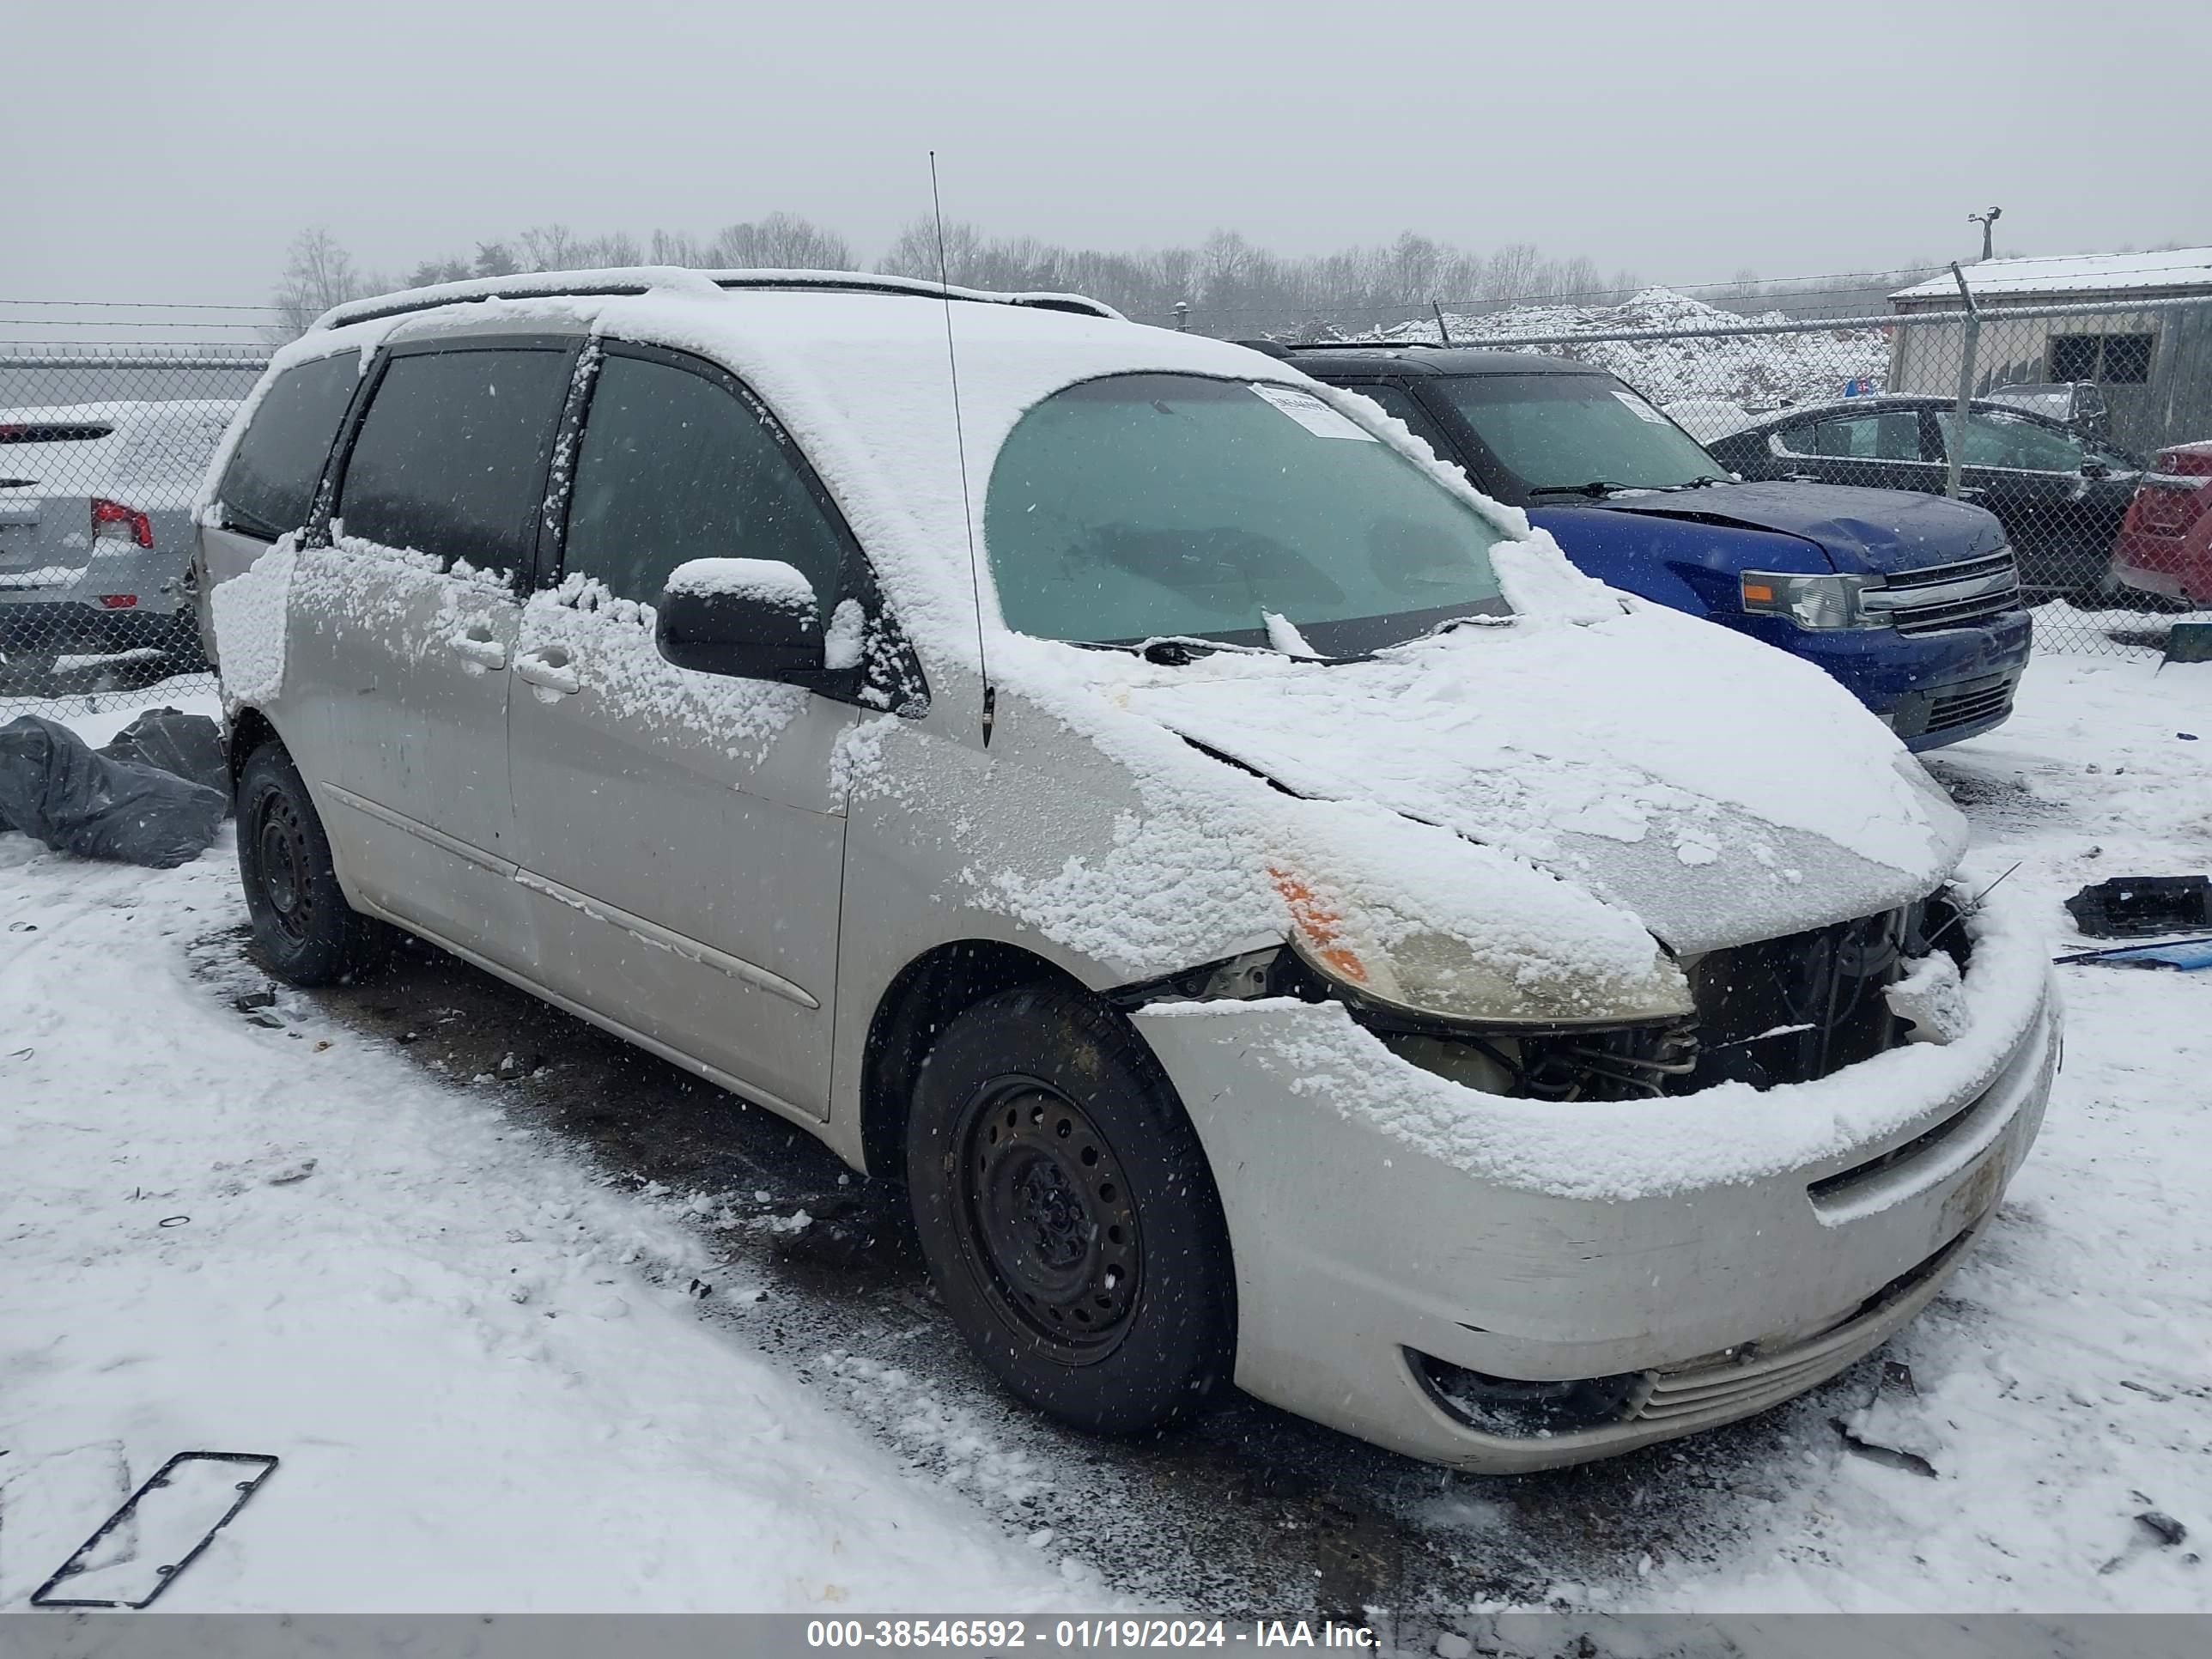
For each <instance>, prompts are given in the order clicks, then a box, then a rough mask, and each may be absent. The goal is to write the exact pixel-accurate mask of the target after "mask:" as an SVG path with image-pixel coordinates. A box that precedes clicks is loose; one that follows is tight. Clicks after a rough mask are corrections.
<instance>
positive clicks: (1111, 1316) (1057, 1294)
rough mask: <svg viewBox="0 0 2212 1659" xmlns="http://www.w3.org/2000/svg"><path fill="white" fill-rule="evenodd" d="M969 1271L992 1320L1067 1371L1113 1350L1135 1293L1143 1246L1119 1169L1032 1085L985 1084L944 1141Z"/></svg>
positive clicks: (1054, 1099)
mask: <svg viewBox="0 0 2212 1659" xmlns="http://www.w3.org/2000/svg"><path fill="white" fill-rule="evenodd" d="M953 1146H954V1152H953V1158H954V1162H955V1175H954V1188H955V1201H956V1204H957V1210H958V1223H959V1227H958V1231H959V1235H960V1242H961V1245H962V1247H963V1254H964V1255H966V1256H967V1258H968V1261H969V1267H970V1268H971V1270H972V1271H974V1272H975V1273H976V1274H977V1276H978V1277H979V1278H980V1279H982V1280H983V1282H984V1283H985V1284H986V1285H988V1286H989V1287H990V1288H991V1290H992V1291H994V1293H995V1294H994V1301H995V1303H996V1304H997V1306H998V1308H999V1309H1000V1312H1001V1314H1002V1315H1003V1316H1005V1317H1006V1319H1007V1320H1008V1321H1009V1322H1011V1323H1012V1324H1013V1325H1014V1326H1015V1328H1017V1329H1018V1330H1019V1331H1020V1332H1021V1333H1022V1334H1024V1335H1025V1336H1027V1337H1028V1338H1030V1340H1033V1341H1036V1343H1038V1344H1039V1345H1040V1346H1044V1347H1046V1348H1048V1349H1049V1350H1050V1351H1051V1352H1054V1354H1055V1356H1056V1357H1058V1358H1061V1359H1063V1360H1065V1361H1066V1362H1068V1363H1070V1364H1091V1363H1092V1362H1095V1361H1097V1360H1100V1359H1103V1358H1106V1356H1107V1355H1109V1354H1110V1353H1112V1352H1114V1351H1115V1349H1116V1348H1117V1347H1119V1346H1121V1340H1122V1339H1123V1338H1124V1337H1125V1336H1126V1335H1127V1333H1128V1328H1129V1322H1130V1318H1131V1316H1132V1315H1133V1313H1134V1311H1135V1310H1136V1304H1137V1298H1138V1297H1139V1295H1140V1294H1141V1292H1142V1290H1143V1285H1144V1270H1143V1269H1144V1239H1143V1235H1142V1233H1141V1231H1139V1226H1138V1221H1137V1209H1136V1205H1135V1201H1134V1200H1133V1198H1132V1197H1131V1195H1130V1192H1129V1183H1128V1181H1127V1176H1126V1175H1125V1173H1124V1171H1123V1170H1122V1168H1121V1160H1120V1159H1119V1158H1116V1157H1115V1155H1114V1151H1113V1148H1112V1147H1111V1146H1109V1144H1108V1143H1107V1140H1106V1138H1105V1137H1104V1136H1103V1134H1101V1133H1099V1132H1098V1127H1097V1125H1096V1124H1095V1123H1093V1122H1092V1121H1091V1118H1090V1115H1088V1114H1087V1113H1085V1111H1084V1109H1082V1108H1081V1107H1080V1106H1079V1105H1077V1104H1076V1103H1074V1102H1073V1101H1072V1100H1070V1099H1069V1098H1068V1097H1066V1095H1064V1094H1062V1093H1061V1092H1060V1091H1059V1090H1057V1089H1054V1087H1052V1085H1049V1084H1047V1083H1044V1082H1042V1081H1041V1080H1040V1079H1036V1078H1033V1077H1024V1076H1008V1077H1001V1078H996V1079H993V1080H992V1081H990V1082H989V1083H987V1084H985V1085H983V1086H982V1087H981V1088H980V1089H978V1090H977V1091H975V1095H974V1096H973V1097H971V1098H970V1099H969V1103H968V1105H967V1108H966V1109H965V1110H963V1112H962V1114H961V1116H960V1121H959V1123H958V1125H957V1128H956V1130H955V1133H954V1137H953Z"/></svg>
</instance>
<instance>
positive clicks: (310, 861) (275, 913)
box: [238, 743, 392, 985]
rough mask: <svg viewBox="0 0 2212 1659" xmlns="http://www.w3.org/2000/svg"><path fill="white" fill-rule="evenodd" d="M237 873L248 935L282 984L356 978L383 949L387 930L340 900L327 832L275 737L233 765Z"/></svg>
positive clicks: (342, 896)
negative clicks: (242, 762)
mask: <svg viewBox="0 0 2212 1659" xmlns="http://www.w3.org/2000/svg"><path fill="white" fill-rule="evenodd" d="M238 874H239V880H240V884H242V885H243V886H244V887H245V889H246V914H247V915H248V916H249V917H251V918H252V923H253V941H254V943H255V944H256V945H258V946H259V947H260V951H261V955H262V958H263V960H264V961H265V962H267V963H268V964H269V966H270V969H271V971H273V972H274V973H275V974H276V976H277V977H278V978H279V979H282V980H284V981H287V982H288V983H289V984H293V985H329V984H331V983H334V982H335V981H339V980H344V979H353V978H357V977H358V976H360V975H362V974H364V973H366V972H368V970H369V969H372V968H374V966H375V965H376V964H377V963H379V962H380V961H382V960H383V958H384V956H385V953H386V951H388V950H389V949H390V948H391V942H392V933H391V930H390V929H389V928H388V927H386V926H385V925H384V924H383V923H382V922H380V921H375V920H374V919H372V918H370V917H368V916H364V915H362V914H361V913H360V912H359V911H357V910H356V909H355V908H353V907H352V906H351V905H349V904H348V903H347V902H346V897H345V894H344V892H343V890H341V889H340V887H339V886H338V874H337V866H336V865H335V864H334V863H333V862H332V861H331V843H330V837H329V836H326V835H325V833H324V831H323V821H322V818H321V817H319V815H318V814H317V813H316V811H315V803H314V802H313V799H310V798H309V796H308V794H307V784H306V782H305V781H303V780H302V779H301V776H300V773H299V769H297V768H296V767H295V766H294V765H293V764H292V757H290V756H289V755H288V754H286V753H285V752H284V748H283V744H276V743H264V744H262V745H261V746H260V747H259V748H258V749H256V750H254V751H253V753H252V755H250V756H248V757H246V764H245V765H244V766H243V767H242V768H240V770H239V775H238Z"/></svg>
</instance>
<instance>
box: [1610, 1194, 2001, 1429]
mask: <svg viewBox="0 0 2212 1659" xmlns="http://www.w3.org/2000/svg"><path fill="white" fill-rule="evenodd" d="M1971 1236H1972V1230H1971V1229H1970V1230H1969V1231H1967V1232H1965V1233H1961V1234H1960V1235H1959V1236H1958V1237H1956V1238H1954V1239H1953V1240H1952V1241H1951V1242H1950V1243H1948V1244H1946V1245H1944V1247H1943V1248H1942V1249H1940V1250H1938V1251H1936V1254H1935V1255H1931V1256H1929V1258H1928V1259H1927V1260H1926V1261H1923V1262H1921V1263H1919V1264H1918V1265H1917V1266H1916V1267H1911V1268H1909V1269H1907V1270H1906V1271H1905V1272H1904V1273H1899V1275H1898V1276H1897V1277H1896V1278H1895V1279H1892V1280H1890V1282H1889V1283H1888V1284H1887V1285H1883V1286H1882V1287H1881V1289H1880V1290H1879V1291H1875V1293H1874V1294H1873V1295H1872V1296H1870V1297H1868V1298H1867V1299H1866V1300H1865V1301H1864V1302H1862V1303H1861V1304H1859V1305H1858V1306H1857V1307H1856V1308H1854V1309H1852V1310H1851V1311H1850V1314H1849V1315H1847V1316H1845V1317H1844V1319H1843V1320H1842V1321H1841V1322H1838V1324H1836V1325H1834V1326H1832V1327H1831V1328H1829V1329H1828V1330H1827V1331H1826V1333H1824V1334H1821V1335H1820V1336H1816V1337H1814V1338H1813V1339H1812V1340H1809V1341H1806V1342H1801V1343H1797V1344H1795V1345H1793V1346H1790V1347H1787V1348H1784V1349H1782V1350H1781V1351H1779V1352H1774V1353H1761V1352H1759V1350H1758V1347H1757V1346H1756V1345H1755V1344H1754V1345H1752V1346H1749V1347H1748V1348H1747V1349H1745V1350H1742V1351H1740V1352H1736V1353H1735V1354H1732V1355H1730V1356H1729V1357H1728V1358H1724V1359H1721V1360H1718V1361H1707V1362H1706V1363H1705V1364H1699V1365H1692V1366H1688V1367H1686V1368H1685V1369H1684V1370H1678V1371H1661V1372H1659V1373H1658V1374H1657V1375H1656V1376H1654V1377H1653V1378H1652V1379H1651V1388H1650V1392H1649V1393H1647V1394H1646V1395H1644V1403H1643V1404H1642V1405H1641V1406H1640V1407H1638V1409H1637V1413H1636V1420H1637V1421H1638V1422H1644V1423H1663V1422H1666V1421H1668V1419H1673V1418H1704V1417H1713V1418H1716V1419H1717V1418H1723V1417H1743V1416H1748V1415H1749V1414H1750V1413H1753V1412H1755V1411H1763V1410H1765V1408H1766V1407H1769V1406H1778V1405H1780V1404H1781V1403H1782V1402H1783V1401H1785V1400H1790V1399H1793V1398H1795V1397H1796V1395H1801V1394H1802V1393H1804V1392H1805V1390H1806V1389H1809V1388H1811V1387H1812V1386H1813V1385H1814V1383H1819V1382H1821V1381H1823V1380H1824V1379H1826V1378H1827V1377H1831V1376H1834V1375H1835V1374H1836V1373H1837V1372H1838V1371H1839V1370H1843V1369H1844V1367H1845V1366H1846V1365H1849V1364H1851V1363H1852V1362H1853V1361H1854V1360H1857V1359H1858V1358H1861V1357H1862V1356H1863V1355H1865V1354H1867V1353H1869V1352H1872V1351H1873V1350H1874V1349H1875V1348H1876V1347H1878V1346H1881V1342H1882V1340H1883V1339H1884V1338H1885V1337H1887V1335H1888V1329H1887V1322H1886V1321H1884V1320H1883V1319H1882V1317H1881V1316H1882V1315H1883V1314H1885V1313H1887V1312H1888V1311H1889V1310H1891V1309H1893V1308H1894V1307H1896V1306H1897V1304H1899V1302H1901V1301H1903V1300H1904V1299H1905V1297H1909V1296H1911V1295H1912V1294H1913V1293H1914V1292H1915V1291H1919V1290H1921V1289H1922V1287H1923V1286H1924V1285H1927V1283H1928V1281H1929V1279H1933V1278H1935V1277H1936V1275H1937V1274H1939V1273H1942V1271H1943V1269H1944V1268H1945V1267H1948V1265H1949V1264H1950V1262H1951V1260H1952V1258H1953V1257H1954V1256H1955V1255H1958V1253H1959V1252H1960V1250H1961V1249H1964V1248H1965V1247H1966V1240H1967V1239H1968V1237H1971Z"/></svg>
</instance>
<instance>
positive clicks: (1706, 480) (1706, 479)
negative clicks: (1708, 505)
mask: <svg viewBox="0 0 2212 1659" xmlns="http://www.w3.org/2000/svg"><path fill="white" fill-rule="evenodd" d="M1724 483H1735V479H1733V478H1723V477H1718V476H1717V475H1715V474H1713V473H1711V472H1704V473H1700V474H1699V475H1698V477H1694V478H1692V479H1691V480H1690V481H1689V482H1688V483H1678V484H1654V485H1652V486H1651V488H1653V489H1658V490H1662V491H1666V492H1668V493H1672V492H1673V491H1674V490H1677V489H1704V488H1705V486H1706V485H1707V484H1724Z"/></svg>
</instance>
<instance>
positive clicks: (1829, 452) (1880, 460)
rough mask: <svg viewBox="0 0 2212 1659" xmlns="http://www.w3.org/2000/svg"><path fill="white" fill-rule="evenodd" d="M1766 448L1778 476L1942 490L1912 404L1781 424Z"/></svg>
mask: <svg viewBox="0 0 2212 1659" xmlns="http://www.w3.org/2000/svg"><path fill="white" fill-rule="evenodd" d="M1768 447H1769V448H1770V449H1771V451H1772V452H1773V455H1774V463H1773V464H1774V467H1775V470H1776V471H1777V473H1778V475H1781V476H1785V477H1793V478H1803V479H1807V480H1809V481H1810V482H1812V483H1826V484H1853V485H1857V487H1858V488H1860V489H1915V490H1919V491H1921V492H1922V493H1923V494H1926V495H1942V493H1943V486H1944V482H1945V480H1944V476H1943V465H1942V457H1940V456H1939V455H1936V453H1933V452H1932V451H1931V450H1930V448H1929V446H1928V441H1927V433H1926V430H1925V428H1923V425H1922V424H1921V420H1920V410H1918V409H1917V407H1911V406H1908V407H1905V408H1903V409H1896V408H1892V409H1870V410H1863V411H1857V412H1854V413H1851V414H1846V415H1831V416H1827V417H1826V418H1825V419H1822V420H1818V421H1808V422H1806V423H1805V424H1803V425H1802V426H1790V427H1784V428H1782V429H1781V430H1780V431H1779V432H1777V433H1776V434H1774V435H1773V436H1772V438H1771V439H1770V440H1769V441H1768Z"/></svg>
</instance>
